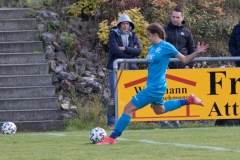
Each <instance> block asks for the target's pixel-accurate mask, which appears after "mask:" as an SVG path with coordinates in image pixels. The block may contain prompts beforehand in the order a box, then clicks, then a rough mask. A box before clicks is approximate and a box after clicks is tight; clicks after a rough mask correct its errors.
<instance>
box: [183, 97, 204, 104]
mask: <svg viewBox="0 0 240 160" xmlns="http://www.w3.org/2000/svg"><path fill="white" fill-rule="evenodd" d="M187 101H188V103H189V104H196V105H200V106H204V104H203V102H202V100H201V99H199V98H197V97H196V96H194V94H191V95H190V96H188V98H187Z"/></svg>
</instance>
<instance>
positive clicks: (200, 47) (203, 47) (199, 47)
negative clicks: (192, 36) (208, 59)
mask: <svg viewBox="0 0 240 160" xmlns="http://www.w3.org/2000/svg"><path fill="white" fill-rule="evenodd" d="M208 48H209V44H206V45H204V42H202V43H200V42H198V44H197V49H196V52H197V53H198V54H199V53H202V52H206V51H207V49H208Z"/></svg>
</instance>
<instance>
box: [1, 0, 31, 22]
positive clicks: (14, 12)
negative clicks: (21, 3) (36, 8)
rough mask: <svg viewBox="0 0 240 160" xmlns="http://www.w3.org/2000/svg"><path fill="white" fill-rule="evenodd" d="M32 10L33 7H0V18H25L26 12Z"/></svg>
mask: <svg viewBox="0 0 240 160" xmlns="http://www.w3.org/2000/svg"><path fill="white" fill-rule="evenodd" d="M8 1H11V0H8ZM32 11H33V9H31V8H0V19H19V18H26V16H27V13H29V12H30V13H31V12H32Z"/></svg>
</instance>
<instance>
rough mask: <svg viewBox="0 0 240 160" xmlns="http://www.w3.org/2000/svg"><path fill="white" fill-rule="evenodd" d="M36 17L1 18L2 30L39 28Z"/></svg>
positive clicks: (0, 25)
mask: <svg viewBox="0 0 240 160" xmlns="http://www.w3.org/2000/svg"><path fill="white" fill-rule="evenodd" d="M37 26H38V25H37V21H36V19H35V18H27V19H0V31H9V30H37Z"/></svg>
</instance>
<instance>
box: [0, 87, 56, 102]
mask: <svg viewBox="0 0 240 160" xmlns="http://www.w3.org/2000/svg"><path fill="white" fill-rule="evenodd" d="M54 96H55V87H54V86H40V87H39V86H26V87H24V86H23V87H0V99H4V98H33V97H54Z"/></svg>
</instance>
